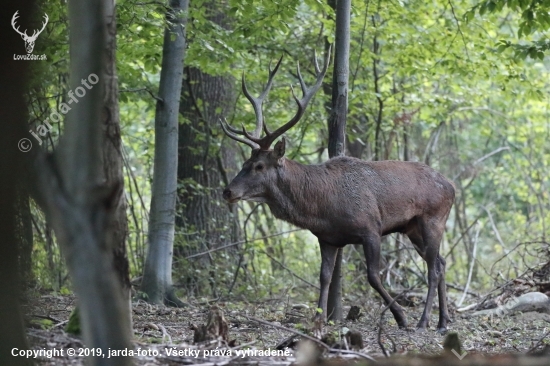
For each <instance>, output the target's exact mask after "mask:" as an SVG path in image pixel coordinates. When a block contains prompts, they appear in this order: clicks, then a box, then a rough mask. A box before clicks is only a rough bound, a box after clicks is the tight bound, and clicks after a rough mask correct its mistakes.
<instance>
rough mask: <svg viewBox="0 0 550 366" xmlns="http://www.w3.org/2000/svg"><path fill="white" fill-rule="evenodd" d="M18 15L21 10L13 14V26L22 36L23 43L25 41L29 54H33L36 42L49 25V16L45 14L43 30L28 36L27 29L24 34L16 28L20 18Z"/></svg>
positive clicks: (35, 31)
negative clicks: (16, 22)
mask: <svg viewBox="0 0 550 366" xmlns="http://www.w3.org/2000/svg"><path fill="white" fill-rule="evenodd" d="M18 13H19V10H17V11H16V12H15V14H13V17H12V18H11V26H12V27H13V29H14V30H15V31H16V32H17V33H19V34H20V35H21V38H23V41H25V49H26V50H27V53H31V52H32V50H33V49H34V42H36V38H38V36H39V35H40V33H42V31H43V30H44V28H46V25H47V24H48V20H49V18H48V14H44V19H45V21H44V22H43V23H42V29H40V30H39V31H37V30H34V32H33V33H32V36H29V35H27V30H26V29H25V31H24V32H21V31H20V30H19V26H16V24H15V21H16V20H17V18H19V14H18Z"/></svg>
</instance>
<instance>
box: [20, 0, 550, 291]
mask: <svg viewBox="0 0 550 366" xmlns="http://www.w3.org/2000/svg"><path fill="white" fill-rule="evenodd" d="M213 5H214V6H215V7H218V8H221V9H223V12H224V14H225V21H226V22H227V25H226V26H222V25H220V24H218V23H217V22H215V21H213V20H212V17H211V12H212V9H213ZM544 6H546V8H543V7H544ZM41 9H42V10H43V11H44V12H46V13H47V14H48V15H49V19H50V24H49V25H48V27H47V30H46V31H45V33H47V36H44V37H42V38H41V40H42V42H39V43H37V53H44V52H45V50H47V53H48V58H49V59H48V62H47V63H41V64H40V65H39V66H38V67H36V68H35V69H34V75H33V82H32V88H31V91H30V94H29V110H30V114H31V124H33V125H35V124H39V123H41V121H43V120H44V119H45V116H47V115H49V113H50V112H51V110H53V109H57V107H58V106H59V104H60V103H61V102H63V98H65V97H66V95H67V93H66V92H67V90H68V89H69V86H68V70H69V53H68V29H67V9H66V7H65V6H64V5H63V4H62V3H59V2H48V1H42V4H41ZM541 9H542V10H544V9H548V6H547V5H546V4H545V2H544V1H514V0H507V1H497V0H487V1H481V2H479V1H470V0H468V1H451V0H433V1H428V2H426V1H420V0H395V1H380V0H379V1H372V0H367V1H355V2H353V3H352V17H351V48H350V50H351V55H350V84H349V85H350V89H349V90H350V92H349V115H348V127H347V138H348V141H347V144H348V145H347V147H348V152H347V153H348V154H349V155H353V156H356V157H360V158H362V159H366V160H372V159H376V160H383V159H398V160H414V161H422V162H425V163H427V164H429V165H430V166H432V167H434V168H435V169H437V170H439V171H441V172H442V173H443V174H444V175H446V176H447V177H449V178H450V179H452V180H453V181H454V183H455V185H456V187H457V192H458V193H457V199H456V203H455V206H454V208H453V211H452V213H451V217H450V219H449V221H448V223H447V230H446V235H445V238H444V241H443V244H442V254H443V255H444V256H445V257H446V258H447V263H448V264H447V282H448V283H450V284H453V285H456V286H461V287H462V286H464V285H465V283H466V281H467V278H468V270H469V268H470V263H474V265H473V267H472V271H473V279H472V284H471V287H472V288H473V289H474V290H476V291H481V292H483V291H484V290H486V289H488V288H491V287H493V286H494V285H495V284H496V283H500V282H502V281H505V280H506V279H509V278H514V277H516V276H518V275H520V274H521V273H523V272H524V271H525V270H526V269H527V268H530V267H533V266H536V265H537V264H539V263H540V262H541V258H542V257H543V256H546V258H547V257H548V255H549V252H548V251H549V248H548V246H547V244H545V241H546V240H547V233H548V228H549V226H550V212H549V209H550V206H549V198H550V197H549V189H550V185H549V182H548V178H547V172H548V170H549V168H550V167H549V164H550V145H549V143H548V141H549V140H550V111H549V109H548V106H549V95H550V84H549V81H550V77H549V76H550V68H549V67H550V64H549V61H548V58H547V57H545V52H546V51H547V50H548V48H549V47H548V41H547V39H546V36H545V31H546V30H547V29H548V28H549V27H550V18H548V13H547V12H544V11H541ZM165 12H166V8H165V5H164V4H163V3H162V2H157V1H151V2H138V1H135V0H120V1H118V2H117V14H118V19H117V20H118V29H117V31H118V40H117V43H118V48H117V67H118V78H119V89H120V117H121V128H122V139H123V142H124V148H123V156H124V159H125V189H126V195H127V201H128V218H129V228H130V231H129V238H128V246H129V251H128V255H129V261H130V266H131V275H132V277H133V278H136V277H138V276H140V275H141V273H142V270H143V264H144V256H145V252H146V242H147V241H146V233H147V222H148V210H149V207H148V204H149V202H150V195H151V180H152V164H153V152H154V118H155V116H154V113H155V103H156V98H157V96H156V93H157V90H158V82H159V75H160V65H161V57H162V41H161V40H162V35H163V29H164V26H165V24H164V22H165V20H164V14H165ZM187 36H188V49H187V54H186V58H185V66H186V67H193V68H197V69H200V70H201V71H202V72H204V73H207V74H210V75H214V76H224V77H228V78H230V80H232V82H233V83H234V88H235V91H236V93H235V96H236V98H235V100H234V106H235V108H234V112H233V113H232V114H231V115H227V116H226V118H227V120H228V122H229V123H230V124H231V125H232V126H234V127H240V125H241V123H242V124H244V126H245V127H248V128H249V129H250V128H251V127H252V126H253V125H254V113H253V111H252V107H251V106H250V105H249V104H248V103H247V101H246V99H245V98H243V96H242V95H241V94H242V93H241V92H240V82H239V80H240V78H241V75H242V73H245V75H246V80H247V84H248V85H249V89H251V90H254V91H256V92H255V93H257V92H259V90H261V89H262V88H263V85H264V83H265V81H266V80H267V70H268V65H269V63H270V62H271V61H272V60H276V59H278V58H279V57H280V56H281V55H284V59H283V63H282V66H281V71H280V72H279V74H278V75H277V77H276V79H275V83H274V86H273V89H272V91H271V93H270V96H269V99H268V100H267V102H266V103H265V105H264V114H265V116H266V121H267V124H268V125H269V126H271V128H272V129H273V128H275V127H276V126H279V125H281V124H283V123H284V122H286V121H287V120H289V119H290V118H291V116H292V115H293V114H294V113H295V105H294V104H293V100H292V97H291V93H290V88H289V85H290V84H294V85H296V83H297V79H296V77H295V75H296V74H295V73H296V71H295V67H296V64H297V63H298V62H299V63H300V65H301V69H302V72H303V74H304V77H305V78H306V82H311V80H312V79H313V72H312V70H313V66H312V59H313V54H314V51H315V50H317V52H318V53H322V52H324V50H325V49H326V42H329V43H331V42H333V40H334V13H333V9H332V8H331V7H330V6H329V4H328V3H327V2H325V1H321V0H305V1H298V0H277V1H265V0H264V1H260V0H245V1H237V0H227V1H219V2H216V1H206V0H197V1H191V2H190V8H189V21H188V28H187ZM330 72H331V71H330V70H329V73H330ZM184 77H185V76H184ZM331 78H332V77H331V75H327V78H326V80H331ZM329 99H330V93H328V94H327V93H326V92H325V93H323V92H321V91H320V92H319V93H318V94H317V96H316V97H315V99H314V100H313V101H312V103H311V104H310V106H309V108H308V111H307V113H306V115H305V116H304V118H303V120H302V121H301V122H300V123H299V124H298V125H297V126H296V127H295V128H294V129H293V130H290V131H289V132H288V133H287V152H288V156H289V157H290V158H292V159H294V160H297V161H299V162H302V163H307V164H315V163H319V162H322V161H324V160H326V159H327V158H328V154H327V151H326V147H327V140H328V132H327V116H328V114H327V111H326V107H325V106H326V103H327V101H328V100H329ZM195 102H196V104H197V105H196V107H197V108H198V109H205V108H208V101H205V100H200V99H198V100H196V101H195ZM180 123H181V124H182V125H183V124H190V121H188V120H186V119H185V118H184V117H183V116H181V115H180ZM200 123H201V124H203V126H202V127H206V130H207V131H209V134H202V135H198V137H197V138H198V139H204V140H206V139H208V141H210V142H209V145H208V148H207V149H206V150H205V151H202V150H201V151H198V152H199V153H202V154H211V155H212V156H214V157H216V156H219V155H220V154H222V151H226V150H224V149H229V151H231V152H232V153H231V154H232V155H231V158H232V159H233V161H234V162H235V164H234V166H228V167H226V168H224V167H222V168H220V167H219V166H202V165H197V166H195V169H197V170H200V171H203V170H210V169H213V170H219V169H222V170H224V174H226V175H227V177H228V178H229V179H231V178H232V177H233V176H234V175H235V174H236V172H237V170H238V166H240V164H241V163H242V162H243V161H244V160H245V159H247V158H248V156H249V149H248V147H245V146H244V147H243V146H238V145H237V144H235V143H234V142H233V141H231V140H230V139H227V138H225V136H224V134H223V131H222V130H221V128H220V127H219V124H218V121H216V120H202V121H201V122H200ZM198 127H199V126H192V128H198ZM202 127H201V130H202ZM62 131H63V122H60V123H57V124H54V129H53V131H52V132H51V133H50V135H49V136H48V140H47V141H45V144H46V145H47V148H48V149H50V150H52V149H55V148H56V146H57V141H58V138H59V136H60V134H61V133H62ZM202 146H204V145H203V144H200V143H198V142H197V145H196V147H195V148H197V149H201V148H202ZM190 148H194V146H191V147H190ZM210 183H211V184H210V185H209V186H204V185H201V184H199V183H197V182H195V181H193V180H185V181H180V182H179V188H180V189H185V190H188V191H189V192H192V194H194V195H197V196H200V195H208V192H211V191H217V192H220V191H221V190H222V189H223V187H224V186H225V184H226V183H225V182H224V181H223V180H220V181H216V182H210ZM185 204H186V202H178V203H177V205H178V207H181V205H185ZM212 204H214V205H217V206H223V207H224V208H225V207H226V206H227V205H226V203H225V202H222V201H221V200H220V201H218V202H213V203H212ZM32 215H33V226H34V235H35V237H34V239H35V240H34V250H33V263H34V270H33V271H34V276H35V280H36V281H35V283H36V286H38V287H41V288H47V289H53V290H55V291H60V292H62V293H63V292H66V291H68V290H67V289H68V288H70V285H69V282H68V279H67V275H66V270H65V269H64V267H63V265H62V261H61V260H60V258H61V256H60V251H59V249H58V247H57V244H56V240H55V237H54V236H53V233H52V230H51V227H50V226H49V224H48V223H47V221H46V219H45V217H44V215H43V214H42V213H41V212H40V210H39V209H38V207H37V206H36V205H33V206H32ZM237 215H238V222H239V225H240V228H239V234H238V240H237V243H238V244H236V243H235V241H234V239H232V238H234V235H232V234H231V233H230V231H231V224H230V223H229V222H216V223H215V225H216V227H217V228H219V231H217V232H216V236H217V240H216V241H215V242H208V243H207V247H208V248H209V250H212V251H211V252H210V253H207V254H204V255H200V256H194V257H191V258H187V257H190V256H191V255H193V254H200V253H197V252H198V251H199V250H198V249H197V250H196V248H197V247H194V246H193V244H192V243H193V240H197V239H192V238H196V237H197V232H198V231H200V228H189V227H186V228H185V229H182V228H181V227H180V228H179V229H177V232H176V241H175V258H174V271H175V272H174V282H175V283H176V286H177V287H179V288H180V289H181V290H182V293H181V296H182V297H184V298H185V297H187V296H196V297H203V296H204V297H218V296H222V297H226V296H231V297H237V298H247V299H261V298H267V297H269V296H272V295H273V294H278V295H280V294H281V293H284V294H288V295H290V296H296V295H303V296H306V297H305V298H306V299H313V298H314V296H315V295H316V291H312V290H311V287H310V286H309V285H308V284H307V282H309V283H312V284H317V281H318V280H317V278H318V263H319V262H320V259H319V254H318V248H317V241H316V240H315V238H314V237H313V236H312V235H311V234H310V233H308V232H306V231H296V230H295V228H294V227H289V225H287V224H285V223H283V222H281V221H279V220H276V219H275V218H273V216H272V215H271V213H270V212H269V209H267V207H265V206H262V205H259V206H257V205H256V204H249V203H241V204H240V206H239V210H238V213H237ZM200 234H201V233H199V236H198V238H200V237H201V236H200ZM258 238H260V239H258ZM220 247H223V248H221V249H219V248H220ZM217 249H219V250H217ZM383 252H384V257H385V259H386V261H387V264H388V266H387V267H386V270H388V271H389V270H391V271H392V273H393V274H397V276H395V278H393V279H392V280H391V284H392V285H395V286H396V287H409V286H415V285H417V284H418V283H419V281H420V284H422V279H423V276H422V273H424V272H425V271H424V269H422V268H418V266H422V265H423V263H422V262H421V261H419V260H418V257H417V254H416V253H415V252H414V250H412V247H411V245H410V243H407V242H405V239H404V237H401V236H392V237H391V238H388V239H387V240H386V241H385V244H384V246H383ZM358 253H359V252H358V251H357V250H356V249H355V248H353V247H350V248H347V249H346V252H345V255H344V260H345V262H344V267H343V268H344V277H345V281H344V294H345V295H348V296H350V294H351V293H352V289H355V288H360V289H361V290H362V291H360V292H356V293H357V294H363V293H364V292H363V291H364V289H366V287H367V285H366V283H367V281H366V276H365V274H364V268H363V267H364V266H363V264H361V261H362V255H359V254H358ZM201 261H202V262H201ZM197 263H203V264H201V265H199V264H197ZM395 263H398V265H397V266H395V267H394V268H393V269H392V266H393V265H395ZM197 278H199V280H197Z"/></svg>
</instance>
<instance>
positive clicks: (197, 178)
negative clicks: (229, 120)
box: [177, 3, 238, 297]
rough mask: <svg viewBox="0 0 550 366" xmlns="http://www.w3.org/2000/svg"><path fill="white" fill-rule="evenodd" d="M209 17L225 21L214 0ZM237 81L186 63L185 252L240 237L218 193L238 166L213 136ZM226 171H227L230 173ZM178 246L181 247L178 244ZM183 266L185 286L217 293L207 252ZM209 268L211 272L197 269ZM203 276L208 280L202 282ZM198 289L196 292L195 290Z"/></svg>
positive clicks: (182, 156)
mask: <svg viewBox="0 0 550 366" xmlns="http://www.w3.org/2000/svg"><path fill="white" fill-rule="evenodd" d="M206 6H207V8H208V11H209V12H210V13H209V14H208V15H207V17H208V19H209V20H210V21H212V22H213V23H215V24H217V25H219V26H221V27H227V24H226V15H225V13H224V11H223V9H222V10H220V9H219V8H217V7H215V6H214V5H213V4H212V3H209V4H207V5H206ZM234 87H235V84H234V81H233V78H232V77H231V76H228V75H219V76H212V75H209V74H206V73H204V72H202V71H201V70H199V69H197V68H191V67H189V68H185V78H184V82H183V89H182V104H181V105H180V113H181V114H182V115H183V117H184V118H185V120H186V123H184V124H183V125H182V126H181V128H180V144H179V146H180V150H179V151H180V155H179V165H178V167H179V169H178V180H179V181H180V182H181V183H182V186H183V188H182V189H180V191H179V192H178V197H179V202H180V203H181V208H180V211H179V212H178V214H179V215H180V217H179V219H178V221H177V223H178V227H180V228H181V229H182V230H183V232H184V233H185V237H184V240H183V242H184V247H183V248H181V254H182V255H184V256H186V255H190V254H193V253H196V252H200V251H205V250H208V249H211V248H212V247H216V246H218V245H219V244H222V243H223V242H234V241H236V240H238V224H237V220H236V210H235V209H234V208H233V205H229V209H228V205H226V204H225V201H224V200H223V199H222V196H221V193H222V191H223V187H224V186H226V185H227V184H229V182H228V175H231V171H232V170H236V164H235V152H236V151H235V150H234V149H232V146H234V145H227V144H223V145H222V146H221V147H218V146H217V144H218V143H219V141H218V140H215V139H212V130H218V127H219V124H218V119H219V118H226V117H227V116H230V115H231V113H232V111H233V106H234V103H235V95H234V90H235V88H234ZM228 172H230V173H229V174H228ZM178 252H180V251H179V250H178ZM197 259H198V260H193V262H192V263H190V267H189V270H188V271H186V275H187V279H186V281H185V282H186V283H187V289H188V290H189V291H197V290H198V291H200V290H201V289H203V288H210V289H211V292H212V295H213V296H214V297H217V296H218V295H219V294H218V290H217V288H218V284H217V277H218V276H217V271H215V266H216V264H215V263H211V258H210V257H208V256H205V257H202V258H197ZM197 270H198V271H207V270H208V271H209V272H210V273H209V275H208V276H205V275H204V274H202V275H197V273H198V272H197ZM201 278H208V281H209V282H210V283H208V284H201V283H200V280H201ZM195 295H199V293H195Z"/></svg>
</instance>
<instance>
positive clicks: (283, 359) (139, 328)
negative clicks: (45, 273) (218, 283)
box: [25, 294, 550, 366]
mask: <svg viewBox="0 0 550 366" xmlns="http://www.w3.org/2000/svg"><path fill="white" fill-rule="evenodd" d="M356 305H358V306H360V308H361V309H362V312H363V313H364V315H363V316H362V317H361V318H360V319H359V320H357V321H343V322H341V323H338V324H329V325H327V326H325V327H324V329H323V330H324V331H325V332H326V333H332V334H335V335H338V332H342V330H343V329H345V328H348V329H351V330H354V331H358V332H360V334H361V335H362V339H363V346H362V347H361V349H358V350H357V351H358V353H361V354H363V355H366V356H359V355H358V354H355V353H351V352H349V353H340V354H336V353H331V355H330V356H329V357H331V358H334V357H336V358H338V359H346V360H350V359H355V360H361V359H364V358H365V357H372V358H375V359H379V360H380V359H383V358H384V357H385V356H384V352H386V353H388V354H392V355H419V354H425V355H440V354H441V353H442V351H443V341H444V338H445V337H444V336H442V335H439V334H437V333H436V332H435V331H434V329H433V327H434V326H435V325H436V324H437V309H435V310H434V311H433V313H432V318H431V325H432V328H431V329H430V330H428V331H426V332H415V331H414V330H411V331H407V330H399V329H398V328H397V326H396V324H395V321H394V319H393V318H392V316H391V313H389V312H387V313H386V314H384V315H383V316H382V317H380V310H381V309H380V304H379V303H375V302H374V301H373V302H370V303H369V302H365V303H362V304H356ZM74 306H75V298H74V296H61V295H52V294H41V295H36V296H32V297H31V300H30V301H29V303H28V304H27V305H26V309H25V310H26V312H27V314H28V315H27V320H28V321H27V323H28V338H29V341H30V344H31V348H32V349H35V350H39V349H42V350H44V349H45V350H54V349H55V350H63V352H61V353H62V355H57V356H55V357H52V358H48V357H46V356H44V357H38V358H37V359H36V361H37V363H38V364H40V365H82V364H84V357H83V354H84V353H85V352H86V350H85V349H83V347H84V345H83V344H82V341H81V340H80V338H79V337H76V336H72V335H69V334H67V333H66V332H65V331H64V327H65V325H66V323H67V321H68V318H69V315H70V312H71V310H72V309H73V308H74ZM218 306H219V307H220V309H222V310H223V313H224V316H225V319H226V320H227V324H228V340H229V341H232V342H231V347H230V348H228V347H227V344H223V343H220V342H218V341H212V342H209V343H208V342H207V343H202V344H199V345H195V344H194V343H193V337H194V331H193V330H192V325H200V324H204V323H206V319H207V316H208V313H209V311H210V305H192V304H191V305H190V306H189V307H186V308H168V307H164V306H152V305H149V304H146V303H144V302H143V301H138V302H134V303H133V329H134V338H133V341H134V344H135V349H134V351H136V350H137V349H141V350H143V351H145V350H147V354H143V353H140V355H139V356H138V357H135V362H136V364H138V365H182V364H184V365H189V364H202V365H203V366H210V365H224V364H232V365H236V364H255V365H281V366H282V365H289V364H292V363H295V362H296V360H297V359H296V358H297V357H300V356H299V355H298V356H296V354H295V352H294V351H287V352H286V353H284V352H282V351H280V352H279V354H276V355H273V351H274V349H275V347H276V346H277V345H278V344H279V343H280V342H281V341H283V340H284V339H286V338H288V337H289V336H291V335H292V333H291V332H290V331H287V330H285V329H284V328H288V329H291V330H298V331H302V332H303V331H305V329H311V328H312V324H311V322H309V321H308V319H311V317H312V314H313V311H314V308H315V307H314V306H313V304H300V303H292V302H285V301H282V300H280V299H277V300H273V301H263V302H261V303H258V304H254V305H252V304H244V303H241V304H218ZM348 309H349V306H348V307H347V308H345V313H344V315H345V314H347V310H348ZM372 309H377V310H372ZM451 310H452V309H451ZM406 312H407V314H408V317H409V322H410V323H411V324H415V322H416V321H417V320H418V317H419V316H420V314H421V312H422V306H419V307H414V308H407V309H406ZM451 317H452V318H453V322H452V323H451V324H450V326H449V332H456V333H458V336H459V339H460V341H461V343H462V350H463V351H462V354H461V355H460V356H462V355H465V354H466V353H468V354H470V355H471V354H486V355H491V354H492V355H494V354H501V353H515V354H527V353H533V352H536V351H540V350H541V349H542V348H543V347H544V346H545V345H548V344H550V337H549V333H550V315H548V314H544V313H535V312H529V313H520V314H516V315H509V314H505V315H502V316H498V317H492V318H488V317H471V316H469V315H468V314H462V313H461V314H458V313H455V312H453V311H451ZM253 319H260V320H263V321H264V322H269V323H270V325H267V324H266V323H259V322H257V321H255V320H253ZM380 325H381V327H380ZM380 328H381V329H380ZM333 347H334V346H333ZM382 347H383V348H384V351H383V349H382ZM69 349H74V350H75V352H76V355H74V356H71V355H69V354H68V353H69V352H70V351H69ZM79 349H83V350H82V351H81V350H79ZM245 350H249V351H247V352H248V353H245ZM230 351H231V352H230ZM266 351H268V354H269V355H270V356H269V357H267V356H265V354H266ZM175 352H177V353H175ZM58 353H59V352H58ZM174 353H175V354H174ZM324 353H325V356H327V351H326V350H325V352H324ZM79 354H81V355H79ZM196 355H198V356H197V357H195V356H196ZM243 356H244V357H243ZM105 357H108V355H105ZM459 359H460V358H459V357H457V360H459Z"/></svg>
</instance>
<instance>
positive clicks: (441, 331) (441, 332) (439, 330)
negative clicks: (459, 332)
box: [436, 327, 448, 335]
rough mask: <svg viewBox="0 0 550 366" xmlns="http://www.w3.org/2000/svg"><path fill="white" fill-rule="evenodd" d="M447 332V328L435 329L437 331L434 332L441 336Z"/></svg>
mask: <svg viewBox="0 0 550 366" xmlns="http://www.w3.org/2000/svg"><path fill="white" fill-rule="evenodd" d="M447 331H448V330H447V328H445V327H441V328H437V330H436V332H437V333H439V334H441V335H443V334H445V333H447Z"/></svg>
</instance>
